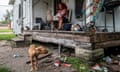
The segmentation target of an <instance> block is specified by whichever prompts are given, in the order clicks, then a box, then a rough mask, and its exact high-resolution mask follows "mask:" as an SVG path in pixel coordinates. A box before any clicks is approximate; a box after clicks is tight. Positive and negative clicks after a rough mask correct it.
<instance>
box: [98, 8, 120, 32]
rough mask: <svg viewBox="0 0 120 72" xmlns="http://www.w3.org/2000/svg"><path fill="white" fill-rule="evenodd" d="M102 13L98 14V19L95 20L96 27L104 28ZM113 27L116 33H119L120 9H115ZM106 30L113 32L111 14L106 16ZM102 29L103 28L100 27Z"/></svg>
mask: <svg viewBox="0 0 120 72" xmlns="http://www.w3.org/2000/svg"><path fill="white" fill-rule="evenodd" d="M104 21H105V19H104V13H100V14H99V16H98V19H97V20H96V25H97V26H98V27H99V26H104V24H105V23H104ZM115 26H116V29H115V30H116V32H120V7H117V8H115ZM107 28H108V31H109V32H113V17H112V15H111V14H107ZM102 29H104V27H102Z"/></svg>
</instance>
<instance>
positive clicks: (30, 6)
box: [28, 0, 33, 30]
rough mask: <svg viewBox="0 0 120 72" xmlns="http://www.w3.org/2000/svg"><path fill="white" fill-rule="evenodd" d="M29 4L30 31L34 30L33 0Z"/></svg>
mask: <svg viewBox="0 0 120 72" xmlns="http://www.w3.org/2000/svg"><path fill="white" fill-rule="evenodd" d="M28 2H29V23H30V30H32V28H33V18H32V17H33V14H32V11H33V10H32V0H28Z"/></svg>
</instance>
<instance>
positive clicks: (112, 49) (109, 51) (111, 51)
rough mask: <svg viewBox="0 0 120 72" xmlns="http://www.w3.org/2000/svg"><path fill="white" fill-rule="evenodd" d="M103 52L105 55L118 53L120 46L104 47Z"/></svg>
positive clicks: (119, 53)
mask: <svg viewBox="0 0 120 72" xmlns="http://www.w3.org/2000/svg"><path fill="white" fill-rule="evenodd" d="M104 53H105V56H111V55H114V56H116V55H120V46H117V47H110V48H105V49H104Z"/></svg>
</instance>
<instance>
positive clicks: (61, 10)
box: [56, 3, 68, 30]
mask: <svg viewBox="0 0 120 72" xmlns="http://www.w3.org/2000/svg"><path fill="white" fill-rule="evenodd" d="M56 16H57V18H58V24H59V25H58V29H59V30H61V29H63V23H65V22H68V16H67V6H66V4H65V3H59V4H58V8H57V14H56Z"/></svg>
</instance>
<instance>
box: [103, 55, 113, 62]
mask: <svg viewBox="0 0 120 72" xmlns="http://www.w3.org/2000/svg"><path fill="white" fill-rule="evenodd" d="M103 60H105V62H107V63H112V58H110V57H109V56H107V57H105V58H103Z"/></svg>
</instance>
